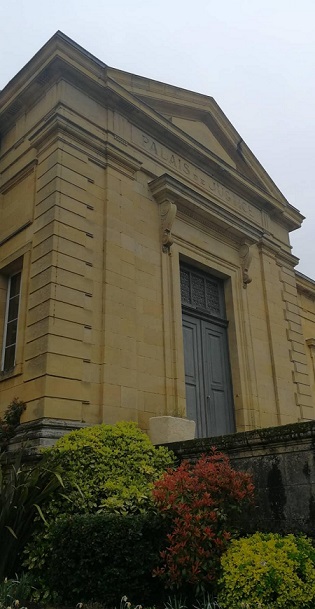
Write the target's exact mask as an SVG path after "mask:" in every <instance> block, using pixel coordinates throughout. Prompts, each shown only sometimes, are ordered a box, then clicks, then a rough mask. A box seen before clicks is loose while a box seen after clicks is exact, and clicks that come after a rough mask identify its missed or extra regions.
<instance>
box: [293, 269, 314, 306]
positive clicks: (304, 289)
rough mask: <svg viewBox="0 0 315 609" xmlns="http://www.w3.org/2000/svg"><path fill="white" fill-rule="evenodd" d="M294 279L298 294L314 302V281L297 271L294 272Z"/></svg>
mask: <svg viewBox="0 0 315 609" xmlns="http://www.w3.org/2000/svg"><path fill="white" fill-rule="evenodd" d="M295 279H296V287H297V290H298V292H300V293H301V294H305V295H306V296H308V297H309V298H312V300H315V281H314V280H313V279H310V277H307V276H306V275H303V274H302V273H299V271H295Z"/></svg>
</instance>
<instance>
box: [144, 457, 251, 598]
mask: <svg viewBox="0 0 315 609" xmlns="http://www.w3.org/2000/svg"><path fill="white" fill-rule="evenodd" d="M253 493H254V486H253V484H252V479H251V476H250V475H249V474H246V473H244V472H239V471H236V470H234V469H233V468H232V467H231V465H230V462H229V459H228V457H226V456H225V455H224V454H223V453H220V452H216V450H215V449H213V450H212V454H211V455H208V456H207V455H203V456H202V457H201V458H200V459H199V460H198V461H197V462H196V463H190V462H189V461H183V462H182V463H181V465H180V466H179V467H178V468H177V469H176V470H172V471H167V472H166V473H165V474H164V475H163V477H162V478H161V479H160V480H159V481H158V482H156V483H155V488H154V491H153V494H154V498H155V502H156V505H157V507H158V509H159V510H160V511H161V512H164V513H165V514H166V516H169V517H170V527H171V529H170V533H169V534H168V536H167V539H168V546H167V548H166V549H165V550H164V551H163V552H162V553H161V559H162V565H161V566H160V567H157V569H156V570H155V572H154V574H155V575H156V576H159V577H162V578H163V579H164V583H165V585H166V586H167V587H170V588H179V589H181V590H182V591H184V592H187V590H189V589H192V588H193V589H194V592H195V593H197V594H198V593H200V592H202V591H207V590H209V589H211V587H212V586H213V584H214V582H215V580H216V578H217V575H218V569H219V566H220V557H221V555H222V552H223V551H224V550H225V549H226V547H227V545H228V542H229V540H230V539H231V537H232V536H235V534H236V525H237V514H238V513H239V512H240V511H242V510H244V509H246V508H247V507H248V505H249V503H250V502H251V500H252V499H253Z"/></svg>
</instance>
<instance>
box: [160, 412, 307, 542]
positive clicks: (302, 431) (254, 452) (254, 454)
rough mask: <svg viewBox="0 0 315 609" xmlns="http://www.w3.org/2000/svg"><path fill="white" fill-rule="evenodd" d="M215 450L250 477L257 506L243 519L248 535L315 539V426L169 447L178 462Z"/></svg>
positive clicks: (298, 426)
mask: <svg viewBox="0 0 315 609" xmlns="http://www.w3.org/2000/svg"><path fill="white" fill-rule="evenodd" d="M214 446H215V447H216V448H217V449H218V450H220V451H222V452H224V453H226V454H228V455H229V457H230V459H231V462H232V464H233V466H234V467H235V468H237V469H240V470H243V471H247V472H250V473H251V474H252V476H253V480H254V484H255V488H256V507H255V509H254V510H253V512H252V513H251V514H250V515H247V514H244V515H243V516H244V521H243V524H244V526H245V528H246V530H247V531H253V530H256V529H257V528H260V529H262V530H266V531H279V532H285V533H287V532H294V533H299V532H303V533H307V534H308V535H313V536H315V422H314V421H310V422H305V423H297V424H293V425H284V426H280V427H273V428H268V429H259V430H255V431H249V432H244V433H236V434H233V435H230V436H224V437H223V436H221V437H219V438H207V439H201V440H190V441H187V442H177V443H173V444H168V447H169V448H170V449H171V450H173V451H174V452H175V454H176V455H177V456H178V457H179V458H180V459H184V458H187V459H196V458H198V457H199V456H200V455H201V454H203V453H209V452H210V451H211V449H212V447H214ZM249 516H250V520H249V518H248V517H249Z"/></svg>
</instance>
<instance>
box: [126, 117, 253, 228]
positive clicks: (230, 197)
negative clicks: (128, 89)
mask: <svg viewBox="0 0 315 609" xmlns="http://www.w3.org/2000/svg"><path fill="white" fill-rule="evenodd" d="M133 140H134V141H135V142H136V143H137V144H139V145H140V146H141V147H142V148H144V149H145V150H146V151H147V152H148V153H149V154H150V155H151V156H153V157H155V158H157V159H158V160H160V161H161V162H163V163H164V164H166V165H168V166H169V167H171V168H172V169H173V170H174V171H176V172H177V173H180V174H182V175H184V176H186V178H187V179H188V180H190V181H191V182H194V183H195V184H198V186H200V188H202V189H203V190H204V191H206V192H207V193H211V194H212V195H214V196H215V197H216V198H217V199H219V200H220V201H222V202H223V203H225V204H227V205H228V206H229V207H233V208H234V209H235V210H237V211H238V212H240V213H242V214H243V215H244V216H246V217H247V218H248V219H249V220H253V221H255V222H257V223H258V224H261V214H260V211H259V210H258V209H256V208H255V207H253V206H252V205H250V204H249V203H247V201H245V200H244V199H242V197H239V196H238V195H237V194H235V193H234V192H232V191H231V190H229V188H227V187H226V186H223V184H221V183H220V182H218V181H217V180H215V179H214V178H212V177H211V176H209V175H207V174H206V173H204V172H203V171H200V170H199V169H197V168H196V167H195V166H194V165H192V164H191V163H188V162H187V161H186V160H185V159H184V158H182V157H180V156H179V155H178V154H175V153H174V152H172V151H171V150H169V149H168V148H166V147H165V146H162V144H160V143H159V142H158V141H157V140H154V139H152V138H151V137H150V136H149V135H147V134H146V133H143V132H141V131H139V130H138V129H136V128H134V129H133Z"/></svg>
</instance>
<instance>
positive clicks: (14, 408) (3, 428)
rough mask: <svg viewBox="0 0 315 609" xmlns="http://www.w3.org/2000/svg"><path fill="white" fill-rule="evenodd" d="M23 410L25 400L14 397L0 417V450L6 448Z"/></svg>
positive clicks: (24, 408) (2, 450)
mask: <svg viewBox="0 0 315 609" xmlns="http://www.w3.org/2000/svg"><path fill="white" fill-rule="evenodd" d="M24 410H26V404H25V402H23V401H22V400H19V399H18V398H14V399H13V400H12V402H11V404H9V406H8V408H7V409H6V411H5V413H4V415H3V417H0V452H4V451H5V450H6V449H7V446H8V444H9V442H10V440H11V438H12V437H13V436H14V433H15V430H16V428H17V426H18V425H19V424H20V419H21V416H22V414H23V412H24Z"/></svg>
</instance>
